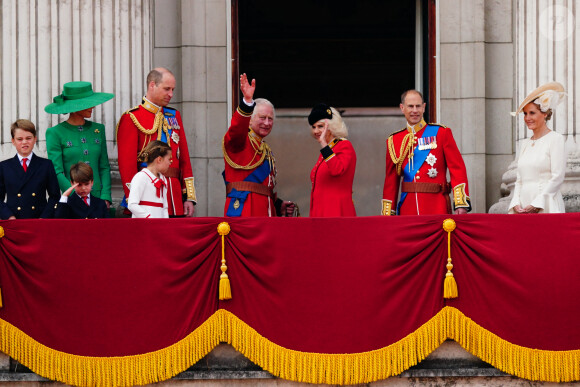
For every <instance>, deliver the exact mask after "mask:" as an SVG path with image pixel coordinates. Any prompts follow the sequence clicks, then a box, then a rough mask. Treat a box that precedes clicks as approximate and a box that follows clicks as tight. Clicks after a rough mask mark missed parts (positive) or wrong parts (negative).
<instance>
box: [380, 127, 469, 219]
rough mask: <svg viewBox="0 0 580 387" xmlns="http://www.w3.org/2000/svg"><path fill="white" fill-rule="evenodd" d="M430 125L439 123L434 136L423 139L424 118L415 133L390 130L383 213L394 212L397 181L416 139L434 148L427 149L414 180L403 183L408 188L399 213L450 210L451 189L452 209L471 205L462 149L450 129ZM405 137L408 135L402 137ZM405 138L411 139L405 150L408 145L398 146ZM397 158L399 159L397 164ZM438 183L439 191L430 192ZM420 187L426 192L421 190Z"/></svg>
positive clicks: (397, 194) (431, 212)
mask: <svg viewBox="0 0 580 387" xmlns="http://www.w3.org/2000/svg"><path fill="white" fill-rule="evenodd" d="M430 125H435V126H439V129H438V131H437V136H435V138H427V137H425V138H424V139H423V134H424V132H425V127H426V124H425V121H421V123H419V124H417V125H416V126H415V130H416V134H415V135H414V136H413V135H412V134H411V135H409V136H408V134H409V133H412V131H411V129H409V128H406V129H403V130H401V131H399V132H396V133H394V134H392V135H391V136H390V137H389V139H388V140H387V161H386V173H385V185H384V188H383V209H382V212H381V213H382V215H394V214H395V210H396V208H397V200H398V198H399V185H400V183H401V180H402V176H403V175H404V171H403V169H404V168H407V167H408V163H409V153H411V152H410V149H413V150H414V151H415V148H417V147H416V145H417V144H418V143H423V144H431V145H432V146H433V147H434V149H430V151H429V155H428V156H427V159H426V160H425V161H424V162H423V164H422V165H421V166H420V167H419V168H418V169H417V172H416V174H415V175H414V178H413V182H411V184H410V185H405V183H403V185H404V187H406V188H407V189H408V193H407V197H406V199H405V201H404V202H403V204H402V206H401V209H400V212H399V214H400V215H427V214H447V213H450V211H451V209H450V208H448V207H449V205H448V203H449V202H448V200H449V199H448V198H449V192H450V191H451V192H452V193H453V206H454V208H455V209H457V208H466V209H467V210H468V211H469V210H470V209H471V205H470V199H469V190H468V185H467V171H466V169H465V163H464V162H463V158H462V157H461V153H460V152H459V149H458V148H457V144H456V143H455V140H454V138H453V134H452V133H451V129H449V128H447V127H445V126H441V125H437V124H430ZM405 137H407V138H406V139H405ZM421 139H422V140H421ZM404 141H409V142H412V146H411V145H409V148H408V150H407V153H406V152H405V149H407V147H406V146H403V147H402V146H401V145H404V144H403V142H404ZM402 153H403V154H402ZM397 162H398V163H399V167H398V165H397ZM416 167H417V166H415V168H416ZM447 169H449V174H450V176H451V184H450V186H449V183H447ZM414 183H418V184H414ZM424 183H428V184H424ZM437 185H439V188H440V191H439V192H437V193H433V191H434V189H435V188H437V187H436V186H437ZM402 187H403V186H402ZM409 187H411V189H409ZM422 190H426V191H428V192H420V191H422ZM402 191H404V189H403V190H402Z"/></svg>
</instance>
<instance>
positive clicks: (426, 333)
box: [0, 306, 580, 386]
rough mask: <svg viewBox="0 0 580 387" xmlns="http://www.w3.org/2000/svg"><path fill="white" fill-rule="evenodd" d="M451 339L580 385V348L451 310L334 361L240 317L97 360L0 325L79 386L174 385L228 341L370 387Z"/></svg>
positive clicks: (333, 380)
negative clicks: (520, 335) (563, 347)
mask: <svg viewBox="0 0 580 387" xmlns="http://www.w3.org/2000/svg"><path fill="white" fill-rule="evenodd" d="M446 339H453V340H455V341H456V342H457V343H458V344H459V345H461V346H462V347H463V348H464V349H465V350H467V351H468V352H470V353H472V354H473V355H475V356H477V357H479V358H480V359H482V360H483V361H485V362H487V363H490V364H491V365H492V366H494V367H496V368H498V369H500V370H502V371H504V372H507V373H509V374H512V375H515V376H518V377H520V378H524V379H528V380H538V381H546V382H572V381H577V380H580V349H578V350H569V351H546V350H540V349H534V348H526V347H522V346H519V345H515V344H512V343H510V342H508V341H506V340H504V339H502V338H501V337H499V336H497V335H495V334H493V333H492V332H490V331H488V330H486V329H484V328H483V327H481V326H480V325H478V324H477V323H475V322H474V321H473V320H471V319H470V318H469V317H467V316H465V315H464V314H463V313H462V312H461V311H460V310H458V309H456V308H453V307H450V306H446V307H444V308H443V309H442V310H440V311H439V313H437V314H436V315H435V316H433V317H432V318H431V319H429V320H428V321H427V322H425V323H424V324H423V325H421V326H420V327H419V328H417V330H415V331H414V332H411V333H410V334H408V335H407V336H405V337H403V338H401V339H400V340H399V341H397V342H395V343H392V344H390V345H387V346H386V347H382V348H379V349H375V350H371V351H368V352H358V353H346V354H342V353H340V354H328V353H315V352H301V351H296V350H292V349H288V348H284V347H282V346H280V345H278V344H276V343H274V342H272V341H270V340H268V339H266V338H265V337H264V336H262V335H260V334H259V333H258V332H257V331H256V330H255V329H254V328H252V327H251V326H249V325H248V324H247V323H245V322H244V321H242V320H241V319H240V318H239V317H237V316H236V315H234V314H233V313H231V312H228V311H226V310H224V309H219V310H217V311H216V312H215V313H214V314H213V315H211V316H210V317H209V318H208V319H207V320H206V321H205V322H204V323H203V324H201V325H200V326H199V327H198V328H196V329H195V330H194V331H193V332H191V333H190V334H189V335H187V336H186V337H185V338H183V339H182V340H180V341H178V342H176V343H175V344H172V345H170V346H168V347H166V348H162V349H159V350H157V351H153V352H148V353H144V354H139V355H130V356H117V357H93V356H80V355H73V354H69V353H65V352H61V351H57V350H54V349H51V348H49V347H47V346H45V345H43V344H41V343H39V342H38V341H36V340H34V339H33V338H31V337H30V336H28V335H27V334H26V333H24V332H22V331H21V330H20V329H18V328H17V327H15V326H14V325H12V324H10V323H8V322H6V321H4V320H1V319H0V351H2V352H4V353H6V354H7V355H8V356H10V357H13V358H14V359H16V360H18V361H19V362H20V363H22V364H23V365H24V366H26V367H28V368H30V369H31V370H32V371H33V372H35V373H37V374H39V375H41V376H44V377H46V378H49V379H52V380H58V381H60V382H63V383H66V384H71V385H76V386H80V385H91V386H93V385H116V386H119V385H144V384H149V383H155V382H159V381H163V380H167V379H169V378H171V377H173V376H175V375H177V374H178V373H180V372H182V371H185V370H186V369H187V368H189V367H190V366H192V365H193V364H195V363H196V362H198V361H199V360H200V359H201V358H203V357H204V356H205V355H207V354H208V353H209V352H211V350H212V349H214V348H215V347H216V346H218V344H219V343H220V342H225V343H228V344H231V345H232V346H233V347H234V348H235V349H236V350H237V351H239V352H241V353H242V354H243V355H244V356H246V357H247V358H248V359H249V360H250V361H252V362H253V363H255V364H257V365H259V366H260V367H262V368H263V369H264V370H266V371H268V372H270V373H271V374H273V375H275V376H277V377H280V378H282V379H286V380H292V381H297V382H303V383H314V384H340V385H344V384H364V383H371V382H374V381H377V380H382V379H386V378H388V377H391V376H394V375H398V374H400V373H401V372H403V371H405V370H407V369H409V368H410V367H412V366H414V365H416V364H418V363H419V362H420V361H422V360H423V359H425V357H427V355H429V354H430V353H431V352H433V351H434V350H435V349H436V348H437V347H439V346H440V345H441V344H442V343H443V342H444V341H445V340H446Z"/></svg>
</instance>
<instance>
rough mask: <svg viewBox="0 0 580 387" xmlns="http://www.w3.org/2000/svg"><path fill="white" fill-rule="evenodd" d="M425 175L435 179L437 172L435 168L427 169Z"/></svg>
mask: <svg viewBox="0 0 580 387" xmlns="http://www.w3.org/2000/svg"><path fill="white" fill-rule="evenodd" d="M427 175H429V177H430V178H431V179H434V178H436V177H437V170H436V169H435V168H429V170H428V171H427Z"/></svg>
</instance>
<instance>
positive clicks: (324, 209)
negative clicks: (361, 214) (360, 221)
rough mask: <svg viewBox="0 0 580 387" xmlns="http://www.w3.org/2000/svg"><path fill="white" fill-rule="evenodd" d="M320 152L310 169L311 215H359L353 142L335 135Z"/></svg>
mask: <svg viewBox="0 0 580 387" xmlns="http://www.w3.org/2000/svg"><path fill="white" fill-rule="evenodd" d="M320 153H321V155H320V156H319V157H318V161H317V162H316V165H314V168H313V169H312V172H311V173H310V181H311V182H312V190H311V191H310V216H311V217H312V216H321V217H322V216H325V217H331V216H356V211H355V209H354V203H353V201H352V182H353V180H354V171H355V169H356V153H355V151H354V148H353V147H352V144H351V143H350V141H348V140H346V139H334V140H332V141H331V143H330V144H328V146H326V147H324V148H322V149H321V150H320Z"/></svg>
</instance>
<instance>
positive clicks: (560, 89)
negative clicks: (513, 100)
mask: <svg viewBox="0 0 580 387" xmlns="http://www.w3.org/2000/svg"><path fill="white" fill-rule="evenodd" d="M549 90H551V91H554V92H556V93H558V94H560V95H562V94H565V92H566V90H564V86H562V84H561V83H559V82H548V83H546V84H544V85H542V86H540V87H538V88H537V89H536V90H534V91H532V92H531V93H530V94H528V96H527V97H526V98H525V99H524V100H523V101H522V103H521V104H520V106H519V107H518V110H516V111H515V112H512V116H516V115H518V114H519V113H521V111H522V110H523V109H524V107H526V105H527V104H529V103H530V102H534V101H535V100H536V99H538V98H540V97H541V96H542V95H544V93H545V92H546V91H549ZM555 102H556V103H555V104H554V106H551V107H550V108H554V107H556V105H557V104H558V103H559V102H560V101H555Z"/></svg>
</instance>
